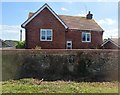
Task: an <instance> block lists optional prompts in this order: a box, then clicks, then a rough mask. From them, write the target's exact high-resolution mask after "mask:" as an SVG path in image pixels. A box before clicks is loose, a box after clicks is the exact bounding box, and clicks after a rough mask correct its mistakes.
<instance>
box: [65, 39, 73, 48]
mask: <svg viewBox="0 0 120 95" xmlns="http://www.w3.org/2000/svg"><path fill="white" fill-rule="evenodd" d="M66 48H67V49H72V41H67V42H66Z"/></svg>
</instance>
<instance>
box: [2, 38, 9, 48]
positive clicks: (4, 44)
mask: <svg viewBox="0 0 120 95" xmlns="http://www.w3.org/2000/svg"><path fill="white" fill-rule="evenodd" d="M3 47H10V45H8V44H7V43H6V42H4V41H3V40H2V39H0V48H3Z"/></svg>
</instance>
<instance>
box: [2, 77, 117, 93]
mask: <svg viewBox="0 0 120 95" xmlns="http://www.w3.org/2000/svg"><path fill="white" fill-rule="evenodd" d="M2 93H118V82H74V81H69V82H68V81H53V82H52V81H49V82H48V81H42V82H40V80H35V79H20V80H9V81H3V82H2Z"/></svg>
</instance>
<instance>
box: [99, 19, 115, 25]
mask: <svg viewBox="0 0 120 95" xmlns="http://www.w3.org/2000/svg"><path fill="white" fill-rule="evenodd" d="M98 23H99V24H100V25H102V24H107V25H113V24H115V23H116V21H115V20H113V19H110V18H105V19H103V20H98Z"/></svg>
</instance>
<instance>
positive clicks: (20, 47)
mask: <svg viewBox="0 0 120 95" xmlns="http://www.w3.org/2000/svg"><path fill="white" fill-rule="evenodd" d="M16 48H17V49H24V48H25V41H18V42H17V45H16Z"/></svg>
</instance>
